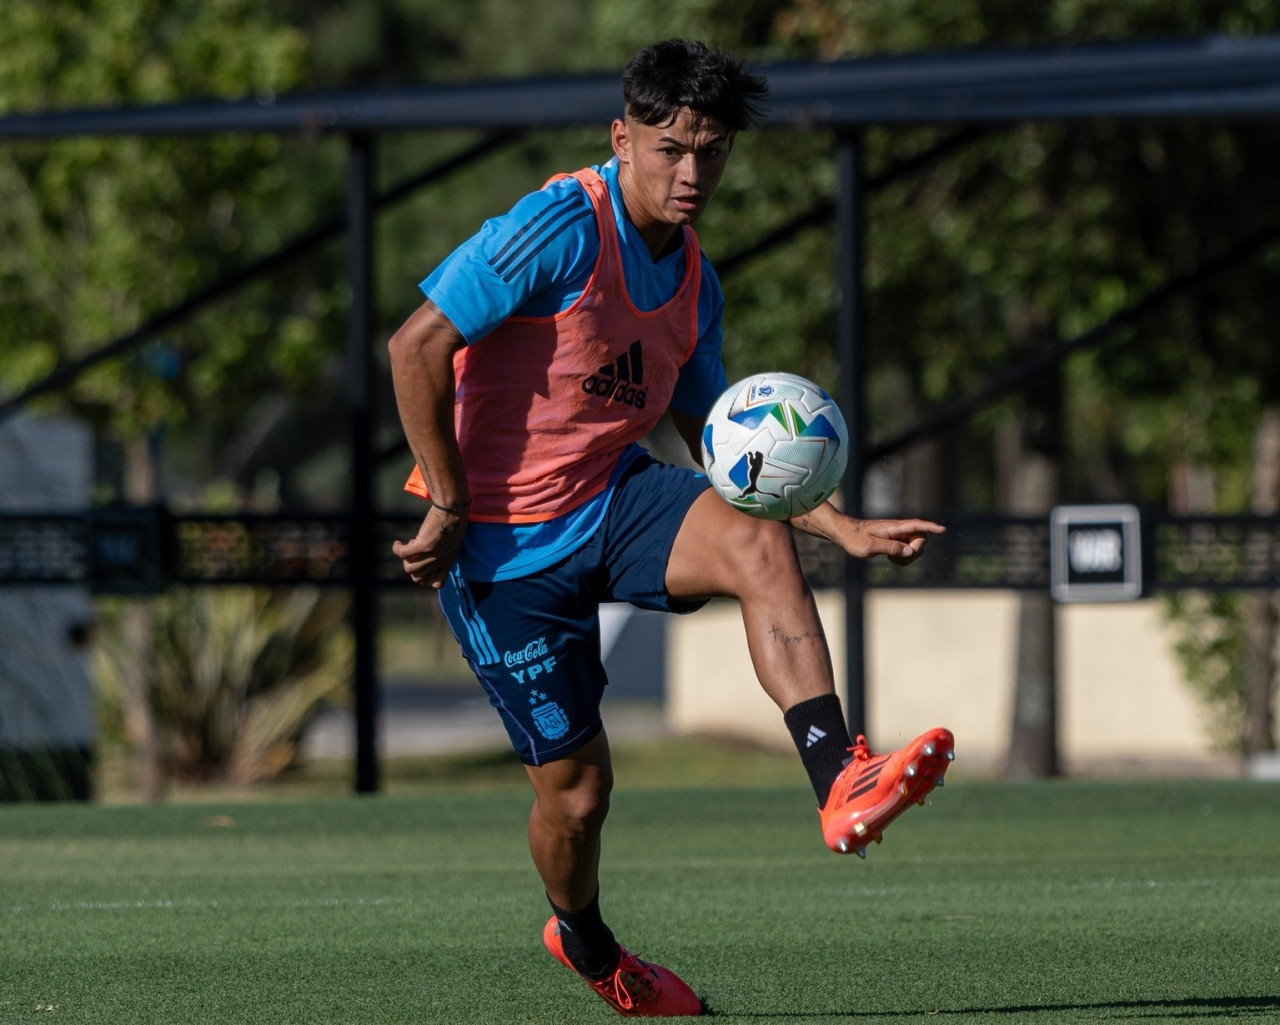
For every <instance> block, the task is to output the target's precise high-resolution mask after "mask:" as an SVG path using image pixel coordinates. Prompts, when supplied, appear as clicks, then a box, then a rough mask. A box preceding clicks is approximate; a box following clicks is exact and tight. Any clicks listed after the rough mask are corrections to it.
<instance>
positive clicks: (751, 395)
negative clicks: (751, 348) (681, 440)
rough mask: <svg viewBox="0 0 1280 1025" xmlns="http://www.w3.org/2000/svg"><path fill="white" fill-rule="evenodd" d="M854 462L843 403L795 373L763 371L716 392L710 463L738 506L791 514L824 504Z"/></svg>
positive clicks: (708, 436) (705, 460)
mask: <svg viewBox="0 0 1280 1025" xmlns="http://www.w3.org/2000/svg"><path fill="white" fill-rule="evenodd" d="M848 462H849V431H848V428H847V427H846V426H845V422H844V416H843V415H842V414H841V412H840V407H838V406H837V405H836V404H835V400H833V399H832V398H831V396H830V395H828V394H827V393H826V392H825V391H823V390H822V389H821V388H819V387H818V386H817V385H816V384H814V383H813V382H812V381H809V380H806V379H805V378H803V377H798V376H796V375H795V374H784V373H772V374H755V375H753V376H751V377H748V378H746V379H744V380H742V381H739V382H738V383H737V384H735V385H732V386H731V387H730V388H729V389H728V390H727V391H725V393H724V394H723V395H721V396H720V398H718V399H717V400H716V403H715V405H714V406H712V407H711V412H710V413H709V414H708V415H707V423H706V426H705V427H703V429H702V465H703V468H704V469H705V470H706V473H707V476H708V477H709V478H710V479H711V485H712V487H714V488H715V489H716V491H717V492H718V493H719V494H720V496H721V497H722V498H723V499H724V500H725V501H726V502H728V503H729V504H730V505H732V506H733V507H734V508H736V509H741V510H742V511H743V512H745V513H748V514H750V515H752V516H758V517H760V518H761V519H766V520H785V519H789V518H790V517H792V516H796V515H799V514H800V513H804V512H808V511H809V510H810V509H812V508H814V507H815V506H818V505H821V504H822V503H823V502H825V501H826V500H827V499H828V498H830V497H831V494H832V493H833V492H834V491H835V489H836V488H837V487H839V485H840V478H841V477H843V476H844V470H845V466H846V465H847V464H848Z"/></svg>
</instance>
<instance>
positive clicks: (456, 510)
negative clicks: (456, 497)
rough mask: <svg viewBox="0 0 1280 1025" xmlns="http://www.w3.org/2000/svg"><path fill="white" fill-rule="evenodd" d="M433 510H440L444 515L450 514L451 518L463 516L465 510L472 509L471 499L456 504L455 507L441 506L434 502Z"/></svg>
mask: <svg viewBox="0 0 1280 1025" xmlns="http://www.w3.org/2000/svg"><path fill="white" fill-rule="evenodd" d="M431 508H432V509H439V510H440V511H441V512H442V513H448V514H449V515H450V516H461V515H462V510H463V509H470V508H471V499H469V498H468V499H466V500H465V501H462V502H455V503H454V504H453V505H441V504H440V503H439V502H432V503H431Z"/></svg>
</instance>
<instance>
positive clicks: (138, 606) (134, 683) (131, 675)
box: [124, 437, 165, 803]
mask: <svg viewBox="0 0 1280 1025" xmlns="http://www.w3.org/2000/svg"><path fill="white" fill-rule="evenodd" d="M157 490H158V489H157V487H156V469H155V459H154V457H153V456H152V453H151V446H150V443H149V441H148V440H147V438H146V437H140V438H133V439H130V440H129V441H128V442H126V443H125V450H124V497H125V499H126V501H128V502H130V503H132V504H134V505H148V504H150V503H152V502H154V501H155V500H156V495H157ZM124 630H125V637H126V638H127V641H128V647H129V650H130V651H131V652H132V658H131V665H130V666H129V672H128V676H127V678H126V680H125V693H124V720H125V729H126V731H127V732H128V735H129V742H130V745H131V747H132V749H133V763H134V775H135V776H136V777H137V782H138V789H139V791H140V792H141V795H142V799H143V800H144V801H147V802H151V803H154V802H156V801H159V800H161V799H162V798H163V797H164V792H165V776H164V766H163V764H162V762H161V754H160V730H159V727H158V725H157V723H156V717H155V710H154V708H153V707H152V703H151V686H150V682H149V676H148V673H147V666H149V665H150V664H151V652H152V644H153V641H152V615H151V603H150V601H149V600H148V599H146V598H135V599H133V601H131V602H130V604H129V608H128V610H127V612H126V613H125V623H124Z"/></svg>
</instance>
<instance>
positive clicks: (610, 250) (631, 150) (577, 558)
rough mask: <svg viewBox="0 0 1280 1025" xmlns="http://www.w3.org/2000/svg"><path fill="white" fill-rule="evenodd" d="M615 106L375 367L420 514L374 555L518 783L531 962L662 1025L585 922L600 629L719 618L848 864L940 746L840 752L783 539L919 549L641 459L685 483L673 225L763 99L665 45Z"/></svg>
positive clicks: (472, 243)
mask: <svg viewBox="0 0 1280 1025" xmlns="http://www.w3.org/2000/svg"><path fill="white" fill-rule="evenodd" d="M622 86H623V100H624V106H623V116H622V117H620V118H619V119H617V120H615V121H614V122H613V125H612V129H611V134H612V143H613V157H612V158H611V159H610V160H608V162H607V163H605V164H603V165H600V166H595V167H590V168H586V169H583V170H580V171H577V172H575V173H573V174H571V175H565V176H559V177H557V178H555V179H553V180H552V181H550V182H549V183H547V184H546V185H545V186H544V187H543V188H542V189H540V190H539V191H537V192H533V193H531V194H530V195H527V196H525V197H524V198H523V199H521V200H519V201H518V202H517V203H516V204H515V206H514V207H513V208H512V209H511V210H510V211H509V212H508V213H506V214H505V215H503V216H500V217H497V218H494V219H493V220H490V221H488V222H486V223H485V224H484V225H483V226H482V227H481V229H480V231H479V232H478V233H477V234H476V235H475V236H473V237H472V238H471V239H470V240H469V241H467V242H465V243H463V244H462V246H460V247H459V248H458V249H457V250H456V251H455V252H453V253H452V254H451V255H450V256H449V257H448V258H447V259H446V260H445V261H444V263H442V264H441V265H440V266H439V267H438V268H436V270H435V271H434V272H432V273H431V274H430V275H429V276H428V277H427V278H426V279H425V280H424V281H423V282H422V285H421V289H422V292H423V293H424V295H425V297H426V299H425V301H424V302H423V303H422V305H421V306H420V307H419V308H418V309H417V310H416V311H415V312H414V313H413V314H412V315H411V316H410V317H409V319H408V320H407V321H406V322H405V323H404V324H403V326H401V327H400V328H399V330H398V331H397V332H396V333H395V335H394V336H393V337H392V339H391V341H390V352H391V368H392V374H393V379H394V384H395V394H396V401H397V404H398V407H399V412H400V419H401V422H402V424H403V428H404V432H405V435H406V437H407V438H408V441H409V445H410V447H411V449H412V451H413V454H414V458H415V461H416V464H417V465H416V468H415V469H414V472H413V474H412V476H411V477H410V479H409V482H408V483H407V485H406V487H407V488H408V489H409V490H410V491H413V492H415V493H417V494H419V495H421V496H422V497H424V498H429V499H430V501H431V505H430V507H429V508H428V509H427V511H426V515H425V517H424V519H423V521H422V526H421V528H420V529H419V530H418V533H417V536H416V537H414V538H413V539H412V540H410V541H407V542H396V543H395V545H394V546H393V551H394V552H395V554H396V555H397V557H399V558H400V559H401V560H402V561H403V565H404V569H405V572H406V573H408V574H409V575H410V577H412V579H413V580H415V581H416V582H418V583H420V584H423V585H426V586H428V587H432V588H436V589H438V590H439V597H440V602H441V605H442V607H443V609H444V613H445V616H446V617H447V619H448V621H449V625H450V627H451V628H452V630H453V633H454V635H455V636H456V637H457V639H458V642H459V644H460V645H461V647H462V651H463V653H464V654H465V656H466V658H467V660H468V662H469V663H470V665H471V667H472V669H473V670H474V671H475V674H476V676H477V677H478V678H479V680H480V682H481V684H482V685H483V686H484V688H485V690H486V691H487V692H488V695H489V699H490V702H491V703H492V704H493V706H494V708H495V709H497V711H498V714H499V715H500V716H501V718H502V721H503V723H504V725H505V726H506V729H507V732H508V734H509V736H510V738H511V742H512V744H513V746H514V747H515V750H516V752H517V753H518V754H519V756H520V758H521V760H522V761H523V763H524V765H525V771H526V773H527V774H528V777H529V780H530V782H531V784H532V786H533V793H534V802H533V808H532V811H531V813H530V816H529V848H530V852H531V853H532V856H533V860H534V863H535V865H536V867H537V870H538V873H539V875H540V876H541V879H542V882H543V885H544V886H545V889H546V893H547V897H548V899H549V900H550V903H551V908H552V915H551V918H550V919H549V920H548V922H547V924H546V928H545V929H544V931H543V941H544V943H545V944H546V946H547V948H548V950H549V951H550V953H551V954H552V955H554V956H555V957H556V958H557V959H558V960H560V961H561V962H562V963H564V964H565V965H567V966H568V967H570V968H572V969H573V970H574V971H575V972H577V973H578V974H579V975H580V976H581V977H582V978H583V979H584V980H586V982H587V983H588V985H590V986H591V987H592V988H593V989H594V990H595V991H596V992H597V993H598V994H599V995H600V996H601V997H603V998H604V1000H605V1001H606V1002H608V1003H609V1005H610V1006H611V1007H613V1008H614V1010H616V1011H618V1012H619V1013H621V1014H626V1015H653V1016H665V1015H685V1014H697V1013H699V1012H700V1010H701V1009H702V1008H701V1003H700V1001H699V999H698V997H697V996H696V994H695V993H694V992H693V990H691V989H690V988H689V987H688V986H687V985H686V984H685V983H684V982H683V981H682V980H681V979H680V978H679V977H678V976H677V975H676V974H675V973H674V972H672V971H670V970H668V969H666V968H663V967H661V966H659V965H655V964H650V963H648V962H646V961H642V960H640V959H639V958H638V957H636V956H635V955H633V954H631V953H630V952H628V951H627V950H626V949H625V948H624V947H622V946H621V945H620V944H619V943H618V941H617V940H616V939H615V937H614V935H613V933H612V931H611V930H610V929H609V927H608V925H606V923H605V921H604V919H603V917H602V914H601V908H600V900H599V882H598V875H597V869H598V866H599V861H600V849H601V827H602V826H603V824H604V820H605V816H606V814H607V813H608V809H609V795H610V790H611V788H612V784H613V773H612V769H611V766H610V759H609V744H608V740H607V738H606V736H605V731H604V729H603V726H602V723H601V718H600V700H601V697H602V694H603V691H604V687H605V684H606V682H607V681H606V679H605V673H604V668H603V666H602V664H601V659H600V625H599V619H598V610H599V605H600V603H601V602H630V603H632V604H633V605H636V606H638V607H640V608H646V609H660V610H663V611H667V612H674V613H687V612H692V611H694V610H696V609H698V608H699V607H701V606H702V605H703V604H705V603H706V602H707V601H708V600H709V599H711V598H713V597H728V598H734V599H737V601H738V603H739V605H740V608H741V612H742V618H743V622H744V624H745V627H746V636H747V646H748V649H749V652H750V655H751V659H752V664H753V666H754V669H755V672H756V675H757V677H758V678H759V682H760V684H761V686H763V688H764V689H765V691H766V692H767V693H768V694H769V696H770V697H771V698H772V699H773V700H774V701H775V702H776V703H777V704H778V706H779V708H780V709H781V711H782V713H783V720H784V722H785V724H786V726H787V727H788V729H789V730H790V733H791V735H792V737H793V739H794V741H795V744H796V747H797V749H798V751H799V754H800V758H801V761H802V763H803V765H804V768H805V769H806V771H807V773H808V775H809V778H810V781H811V782H812V785H813V789H814V793H815V795H816V797H817V800H818V806H819V819H820V824H821V827H822V833H823V838H824V840H825V841H826V843H827V845H828V846H830V847H831V848H832V849H834V850H837V851H840V852H850V851H857V852H858V853H859V854H862V853H864V848H865V847H866V845H867V844H868V843H869V842H871V841H872V840H877V841H878V840H879V839H880V834H881V831H882V830H883V829H884V827H885V826H886V825H888V823H889V822H890V821H891V820H892V819H893V818H895V817H896V816H897V815H898V814H899V813H901V812H902V811H903V810H905V809H906V808H907V807H908V806H909V805H910V804H911V803H913V802H916V801H923V798H924V795H925V794H927V793H928V792H929V791H930V790H932V789H933V787H934V786H935V785H938V784H940V783H941V782H942V775H943V772H944V771H945V770H946V767H947V763H948V760H949V759H950V757H951V754H952V745H953V741H952V737H951V734H950V733H949V732H948V731H946V730H943V729H936V730H931V731H929V732H928V733H925V734H922V735H921V736H920V737H918V738H916V740H915V741H913V742H912V743H911V744H909V745H907V747H905V748H902V749H901V750H899V751H896V752H894V753H893V754H890V755H873V754H872V753H871V752H870V750H869V749H868V747H867V745H866V743H865V741H864V739H863V738H861V737H859V738H858V742H857V743H856V744H854V743H851V741H850V737H849V734H848V730H847V727H846V724H845V716H844V712H843V709H842V708H841V704H840V701H839V698H838V697H837V696H836V693H835V687H834V678H833V672H832V666H831V658H830V654H829V651H828V647H827V642H826V639H825V636H824V634H823V630H822V624H821V623H820V622H819V619H818V615H817V611H816V608H815V604H814V599H813V595H812V594H811V592H810V590H809V588H808V586H807V584H806V582H805V580H804V577H803V575H802V573H801V570H800V565H799V563H798V560H797V557H796V550H795V546H794V542H793V539H792V534H791V529H792V527H795V528H797V529H800V530H803V531H807V532H808V533H810V534H814V535H817V536H819V537H822V538H826V539H828V540H830V541H832V542H834V543H835V544H837V545H839V546H840V547H841V548H843V549H844V550H845V551H846V552H848V553H849V554H851V555H853V556H855V557H862V558H869V557H872V556H877V555H884V556H887V557H888V558H890V559H892V560H895V561H897V562H900V563H904V564H905V563H909V562H911V561H912V560H913V559H915V558H917V557H918V556H919V555H920V553H921V550H922V548H923V546H924V544H925V541H926V539H927V538H928V536H929V535H930V534H936V533H939V532H941V531H942V530H943V528H942V527H941V526H940V525H938V524H936V523H932V522H929V521H926V520H920V519H900V520H897V519H895V520H888V519H871V520H857V519H852V518H850V517H847V516H845V515H843V514H842V513H840V512H838V511H837V510H836V509H835V508H834V506H832V505H831V504H830V503H827V504H824V505H822V506H820V507H818V508H817V509H814V510H813V511H811V512H809V513H806V514H804V515H803V516H799V517H797V518H796V519H795V520H794V521H792V523H791V524H787V523H782V522H771V521H765V520H758V519H754V518H752V517H749V516H746V515H744V514H743V513H741V512H739V511H737V510H735V509H733V508H732V507H731V506H730V505H729V504H728V503H727V502H725V501H723V500H722V499H721V498H719V496H717V495H716V494H715V492H714V491H711V490H709V489H708V482H707V480H706V478H705V476H703V475H701V474H698V473H695V472H694V471H692V470H689V469H686V468H681V467H676V466H670V465H666V464H663V463H660V462H657V461H655V459H653V458H652V457H651V456H650V455H649V454H648V453H647V452H646V451H645V450H644V449H643V448H641V447H640V446H639V444H638V442H639V441H640V440H641V439H642V438H643V437H645V435H647V434H648V433H649V432H650V431H651V430H652V428H653V427H654V426H655V425H656V424H657V422H658V420H659V418H660V417H661V416H662V415H663V414H664V413H668V412H669V413H670V417H671V420H672V421H673V423H674V425H675V426H676V428H677V429H678V431H679V433H680V435H681V437H682V438H683V439H684V440H685V442H686V443H687V444H688V446H689V451H690V452H691V453H692V454H693V457H694V459H695V461H697V460H699V459H700V453H701V448H700V444H701V442H700V435H701V427H702V421H703V418H704V417H705V415H706V413H707V411H708V410H709V409H710V408H711V405H712V404H713V402H714V401H715V399H716V398H717V396H718V395H719V394H720V393H721V391H723V390H724V388H725V387H726V383H727V382H726V379H725V372H724V368H723V366H722V363H721V358H720V347H721V313H722V307H723V295H722V293H721V290H720V285H719V282H718V281H717V279H716V275H715V272H714V270H713V269H712V267H711V265H710V264H709V263H708V262H707V260H706V258H705V257H704V256H703V255H702V253H701V251H700V250H699V248H698V240H697V237H696V236H695V234H694V232H693V229H692V228H691V225H692V224H693V223H694V222H695V221H696V220H697V219H698V217H699V215H700V214H701V213H702V211H703V210H704V209H705V208H706V206H707V203H708V202H709V201H710V200H711V196H712V194H713V193H714V192H715V190H716V186H717V184H718V183H719V181H720V177H721V175H722V174H723V172H724V169H725V164H726V162H727V161H728V159H729V155H730V153H731V152H732V151H733V144H734V139H735V137H736V135H737V133H738V132H741V131H744V130H746V129H748V128H750V127H752V125H753V124H755V123H756V121H757V120H758V118H759V115H760V113H761V111H762V108H763V104H764V102H765V100H766V97H767V85H766V83H765V81H764V80H763V79H762V78H761V77H759V76H756V75H752V74H749V73H747V72H746V71H744V69H743V68H742V66H741V64H740V63H738V62H737V61H735V60H734V59H732V58H731V57H729V56H728V55H726V54H724V53H722V52H719V51H716V50H712V49H710V48H708V47H706V46H704V45H702V44H700V43H693V42H687V41H684V40H668V41H666V42H662V43H658V44H656V45H653V46H650V47H647V48H646V49H644V50H642V51H640V52H639V53H638V54H636V56H635V57H634V58H632V60H631V61H630V62H629V64H628V65H627V67H626V70H625V71H624V73H623V77H622ZM761 581H768V586H767V587H762V586H760V585H761ZM851 754H852V757H851V756H850V755H851Z"/></svg>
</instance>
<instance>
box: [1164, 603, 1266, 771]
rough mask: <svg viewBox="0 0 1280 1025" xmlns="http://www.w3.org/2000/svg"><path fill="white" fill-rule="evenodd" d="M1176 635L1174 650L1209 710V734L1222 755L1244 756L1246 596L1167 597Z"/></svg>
mask: <svg viewBox="0 0 1280 1025" xmlns="http://www.w3.org/2000/svg"><path fill="white" fill-rule="evenodd" d="M1162 602H1163V605H1164V611H1165V617H1166V619H1167V621H1168V622H1169V623H1170V624H1171V625H1172V627H1173V629H1174V630H1175V631H1176V637H1177V640H1176V641H1175V643H1174V651H1175V652H1176V653H1177V655H1178V658H1179V659H1180V660H1181V662H1182V666H1183V671H1184V672H1185V674H1186V680H1187V683H1188V685H1189V686H1190V687H1191V689H1192V691H1193V692H1194V693H1195V695H1196V697H1197V698H1198V699H1199V700H1200V701H1201V703H1202V704H1203V705H1204V706H1205V709H1206V713H1207V715H1208V720H1209V722H1208V726H1209V735H1210V737H1211V738H1212V740H1213V742H1214V745H1215V746H1216V747H1217V748H1218V749H1219V750H1221V751H1228V752H1231V753H1233V754H1244V753H1245V752H1246V750H1247V741H1248V720H1247V712H1248V698H1247V687H1248V680H1247V679H1246V675H1245V666H1246V665H1247V663H1248V657H1247V656H1248V645H1249V639H1248V635H1247V632H1246V629H1245V611H1246V610H1245V596H1244V595H1242V594H1239V593H1236V592H1218V593H1213V592H1205V591H1177V592H1173V593H1171V594H1167V595H1164V596H1163V598H1162Z"/></svg>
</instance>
